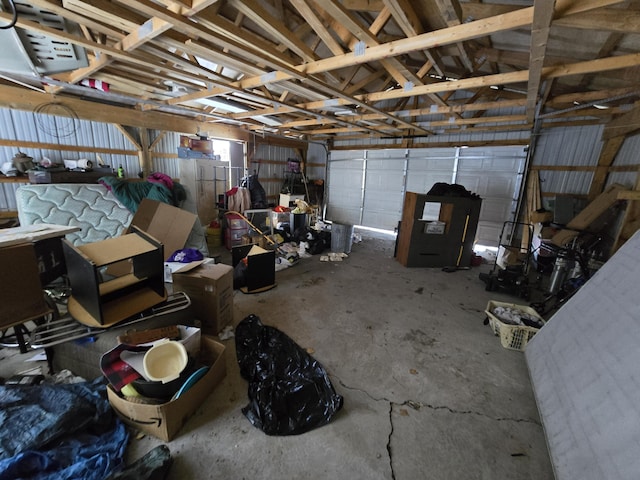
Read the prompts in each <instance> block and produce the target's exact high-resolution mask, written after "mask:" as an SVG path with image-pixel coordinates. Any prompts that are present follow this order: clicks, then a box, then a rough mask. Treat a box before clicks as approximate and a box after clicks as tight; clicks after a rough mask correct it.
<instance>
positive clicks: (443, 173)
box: [407, 150, 455, 193]
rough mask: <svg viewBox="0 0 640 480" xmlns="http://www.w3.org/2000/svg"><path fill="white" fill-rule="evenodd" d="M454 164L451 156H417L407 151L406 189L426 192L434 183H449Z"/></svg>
mask: <svg viewBox="0 0 640 480" xmlns="http://www.w3.org/2000/svg"><path fill="white" fill-rule="evenodd" d="M449 153H451V152H449ZM454 165H455V159H454V157H453V156H450V157H449V158H442V157H440V158H435V157H434V158H425V157H418V156H416V155H415V152H414V151H413V150H412V151H411V152H410V153H409V162H408V168H407V191H408V192H417V193H427V192H428V191H429V190H431V187H433V185H434V184H435V183H438V182H444V183H451V178H452V177H453V168H454Z"/></svg>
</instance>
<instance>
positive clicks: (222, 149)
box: [211, 138, 231, 162]
mask: <svg viewBox="0 0 640 480" xmlns="http://www.w3.org/2000/svg"><path fill="white" fill-rule="evenodd" d="M211 142H212V143H213V153H214V155H220V161H222V162H230V161H231V153H230V151H231V148H230V142H229V140H218V139H215V138H214V139H212V140H211Z"/></svg>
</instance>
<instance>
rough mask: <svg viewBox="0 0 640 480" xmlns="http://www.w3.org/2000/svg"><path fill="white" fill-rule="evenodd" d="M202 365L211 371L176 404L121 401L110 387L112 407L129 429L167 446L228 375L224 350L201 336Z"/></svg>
mask: <svg viewBox="0 0 640 480" xmlns="http://www.w3.org/2000/svg"><path fill="white" fill-rule="evenodd" d="M200 352H201V356H200V361H201V362H202V363H204V364H205V365H208V366H209V367H210V368H209V371H208V372H207V373H206V375H204V376H203V377H202V378H201V379H200V380H198V381H197V382H196V383H195V384H194V385H193V386H192V387H191V388H190V389H188V390H187V391H186V392H185V393H184V394H183V395H181V396H179V397H178V398H177V399H175V400H171V401H169V402H167V403H163V404H161V405H147V404H141V403H134V402H130V401H128V400H126V399H125V398H123V397H120V396H119V395H118V394H117V393H116V392H115V391H114V390H113V388H112V387H111V385H108V386H107V397H108V398H109V403H110V404H111V407H112V408H113V409H114V410H115V412H116V413H117V414H118V416H119V417H120V418H121V419H122V421H123V422H125V423H126V424H127V425H131V426H132V427H135V428H136V429H138V430H140V431H142V432H144V433H148V434H150V435H153V436H154V437H157V438H159V439H161V440H163V441H165V442H168V441H170V440H172V439H173V438H174V437H175V436H176V434H177V433H178V432H179V431H180V429H181V428H182V427H183V426H184V424H185V423H186V422H187V420H188V419H189V417H191V416H192V415H193V414H194V413H195V411H196V410H197V409H198V407H199V406H200V405H202V403H203V402H204V400H205V399H206V398H207V397H208V396H209V394H210V393H211V392H212V391H213V389H214V388H215V387H216V385H218V384H219V383H220V382H221V381H222V379H223V378H224V377H225V375H226V373H227V367H226V359H225V346H224V345H223V344H221V343H218V342H216V341H215V340H214V339H213V338H211V337H207V336H204V335H203V336H202V345H201V349H200Z"/></svg>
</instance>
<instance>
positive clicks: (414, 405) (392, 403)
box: [330, 374, 542, 480]
mask: <svg viewBox="0 0 640 480" xmlns="http://www.w3.org/2000/svg"><path fill="white" fill-rule="evenodd" d="M330 376H331V377H334V378H336V379H337V380H338V383H339V384H340V385H341V386H342V387H344V388H345V389H347V390H352V391H356V392H360V393H363V394H364V395H366V396H367V397H369V398H370V399H372V400H373V401H375V402H386V403H388V404H389V426H390V429H389V435H388V437H387V445H386V448H387V453H388V456H389V468H390V470H391V479H392V480H396V475H395V471H394V469H393V451H392V447H391V441H392V438H393V433H394V431H395V426H394V423H393V409H394V407H395V406H398V407H403V406H408V407H410V408H412V409H413V410H416V411H420V410H421V409H422V408H423V407H426V408H428V409H429V410H433V411H435V410H446V411H448V412H450V413H453V414H456V415H477V416H479V417H484V418H488V419H490V420H493V421H496V422H515V423H531V424H533V425H537V426H542V424H541V423H540V422H539V421H537V420H532V419H530V418H513V417H492V416H491V415H487V414H486V413H482V412H477V411H475V410H456V409H453V408H451V407H448V406H446V405H431V404H430V403H424V402H416V401H415V400H405V401H403V402H396V401H393V400H389V399H388V398H386V397H381V398H376V397H374V396H373V395H371V394H370V393H369V392H368V391H366V390H363V389H361V388H356V387H351V386H349V385H346V384H345V383H344V382H343V381H342V380H341V379H340V378H339V377H337V376H336V375H333V374H332V375H330Z"/></svg>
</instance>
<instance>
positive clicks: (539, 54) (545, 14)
mask: <svg viewBox="0 0 640 480" xmlns="http://www.w3.org/2000/svg"><path fill="white" fill-rule="evenodd" d="M555 4H556V0H536V1H535V2H534V6H533V23H532V25H531V44H530V46H529V82H528V84H527V121H528V122H529V123H533V120H534V117H535V114H536V108H541V105H538V100H539V98H540V96H539V90H540V81H541V80H542V67H543V66H544V56H545V55H546V51H547V42H548V41H549V32H550V31H551V20H552V19H553V12H554V8H555Z"/></svg>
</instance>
